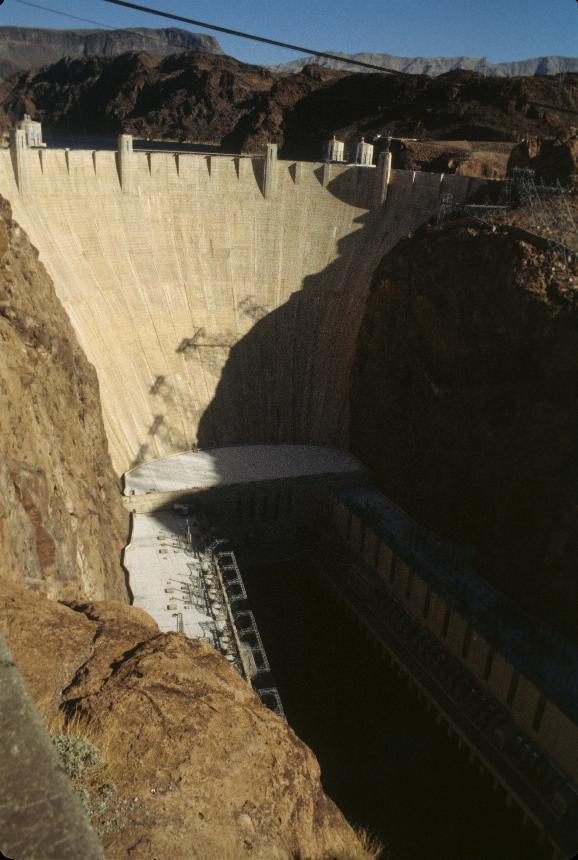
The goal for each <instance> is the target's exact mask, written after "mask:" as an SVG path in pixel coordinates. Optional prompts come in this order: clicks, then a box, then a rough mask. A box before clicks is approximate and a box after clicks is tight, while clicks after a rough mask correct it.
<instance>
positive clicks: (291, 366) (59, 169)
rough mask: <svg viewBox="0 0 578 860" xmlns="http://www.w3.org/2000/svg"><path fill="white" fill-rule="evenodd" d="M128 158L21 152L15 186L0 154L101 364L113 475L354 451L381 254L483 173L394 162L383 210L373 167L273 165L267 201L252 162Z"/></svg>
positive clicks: (14, 194)
mask: <svg viewBox="0 0 578 860" xmlns="http://www.w3.org/2000/svg"><path fill="white" fill-rule="evenodd" d="M130 158H131V165H130V169H129V174H130V176H129V175H128V174H127V181H126V183H125V187H124V188H122V187H121V184H120V180H119V171H118V169H117V163H116V154H115V153H114V152H110V151H102V150H99V151H89V150H74V151H69V152H67V151H64V150H55V149H47V150H32V149H31V150H26V151H23V152H21V153H20V154H19V160H18V164H17V168H18V174H19V177H20V179H19V182H20V185H19V184H18V183H17V181H16V177H15V170H14V163H13V160H12V157H11V153H10V151H9V150H7V149H6V150H0V194H2V195H3V196H4V197H6V198H7V199H8V200H9V201H10V203H11V205H12V207H13V214H14V218H15V220H16V221H17V222H18V223H19V224H20V225H21V226H22V228H23V229H24V230H26V232H27V233H28V235H29V236H30V239H31V241H32V243H33V244H34V245H35V246H36V248H38V251H39V254H40V259H41V261H42V262H43V263H44V265H45V266H46V268H47V270H48V272H49V274H50V275H51V277H52V279H53V281H54V284H55V288H56V292H57V294H58V297H59V298H60V300H61V301H62V303H63V305H64V307H65V309H66V311H67V313H68V314H69V316H70V319H71V322H72V325H73V326H74V329H75V331H76V333H77V336H78V338H79V341H80V343H81V345H82V347H83V348H84V350H85V352H86V355H87V357H88V359H89V360H90V361H91V362H92V363H93V364H94V366H95V368H96V371H97V374H98V378H99V383H100V393H101V400H102V404H103V414H104V421H105V426H106V430H107V435H108V440H109V448H110V452H111V456H112V459H113V463H114V466H115V468H116V470H117V472H118V473H119V474H121V473H123V472H125V471H126V470H127V469H128V468H130V467H131V466H133V465H136V464H138V463H142V462H147V461H149V460H152V459H155V458H158V457H165V456H168V455H170V454H173V453H176V452H178V451H184V450H187V449H190V448H192V447H193V446H194V445H198V446H200V447H202V448H207V447H213V446H215V445H229V444H239V443H255V442H277V443H297V442H299V443H302V442H310V443H312V444H327V445H339V446H342V447H346V446H347V441H348V440H347V435H348V425H349V416H348V406H347V404H348V391H349V379H350V369H351V364H352V360H353V356H354V354H355V345H356V339H357V332H358V328H359V323H360V320H361V316H362V313H363V305H364V298H365V295H366V292H367V290H368V288H369V283H370V280H371V276H372V274H373V271H374V270H375V266H376V264H377V262H378V261H379V260H380V259H381V257H382V256H383V254H384V253H385V251H387V250H388V249H389V248H391V247H392V245H393V244H394V243H395V242H396V241H397V240H398V239H399V238H400V237H401V236H405V235H407V233H408V232H411V231H412V230H415V229H416V228H417V227H418V226H419V225H420V224H421V223H423V221H424V220H426V219H427V218H428V217H430V216H431V215H434V214H436V213H437V211H438V209H439V204H440V200H441V196H442V194H451V195H452V196H453V199H454V200H455V202H459V201H461V200H463V199H464V198H465V197H466V196H467V195H468V194H469V193H470V192H471V191H473V190H474V188H475V186H476V185H479V184H480V183H481V182H482V181H481V180H477V179H469V178H468V177H462V176H446V177H442V176H439V175H434V174H414V173H412V172H411V171H392V172H391V176H390V178H389V186H388V189H387V200H386V202H385V204H384V205H383V206H382V207H379V208H375V192H376V181H377V178H378V176H377V174H378V172H377V171H376V169H375V168H370V167H362V166H356V165H340V164H337V165H325V164H320V163H312V162H299V163H297V164H296V163H294V162H289V161H278V162H277V163H276V165H275V166H274V168H272V169H274V170H275V174H276V175H275V182H274V190H272V191H271V196H270V197H269V198H267V199H266V198H265V197H264V195H263V191H262V172H263V158H262V157H254V158H246V157H233V156H231V157H227V156H215V157H213V156H206V155H200V154H194V153H177V154H175V153H169V152H152V153H146V152H136V151H135V152H134V153H132V155H131V156H130ZM124 167H127V165H126V164H124ZM127 169H128V168H127ZM272 188H273V186H272ZM225 371H226V373H225ZM209 407H211V409H210V410H209ZM208 412H209V414H207V413H208Z"/></svg>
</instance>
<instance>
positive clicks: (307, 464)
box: [124, 445, 364, 496]
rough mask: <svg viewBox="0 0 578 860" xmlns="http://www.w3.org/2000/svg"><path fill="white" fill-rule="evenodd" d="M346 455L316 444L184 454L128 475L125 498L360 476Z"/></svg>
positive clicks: (359, 468) (356, 462)
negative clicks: (318, 478) (286, 481)
mask: <svg viewBox="0 0 578 860" xmlns="http://www.w3.org/2000/svg"><path fill="white" fill-rule="evenodd" d="M363 472H364V467H363V466H362V465H361V463H360V462H359V460H357V459H356V458H355V457H353V456H352V455H351V454H349V453H348V452H347V451H341V450H339V449H337V448H325V447H321V446H316V445H243V446H231V447H230V448H213V449H209V450H207V451H184V452H183V453H180V454H174V455H173V456H172V457H165V458H164V459H162V460H154V461H152V462H150V463H145V464H143V465H142V466H137V467H136V468H134V469H130V470H129V471H128V472H126V474H125V476H124V479H125V489H124V493H125V495H127V496H131V495H142V494H144V493H170V492H177V491H179V490H188V489H208V488H210V487H217V486H230V485H232V484H249V483H254V482H261V481H272V480H284V479H287V478H289V479H291V478H304V477H314V476H319V477H321V476H324V475H358V474H362V473H363Z"/></svg>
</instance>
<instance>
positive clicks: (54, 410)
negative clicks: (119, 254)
mask: <svg viewBox="0 0 578 860" xmlns="http://www.w3.org/2000/svg"><path fill="white" fill-rule="evenodd" d="M0 396H1V408H0V550H1V553H2V564H1V566H0V571H1V572H0V578H1V579H3V580H12V581H19V582H25V583H26V584H27V585H29V586H31V587H35V588H39V589H41V590H42V591H45V592H46V593H48V594H49V595H50V596H53V597H76V598H81V597H85V598H102V597H105V596H106V597H114V598H117V599H119V600H124V599H126V590H125V585H124V577H123V574H122V570H121V566H120V551H121V547H122V546H123V544H124V542H125V540H126V533H127V519H126V515H125V513H124V511H123V508H122V506H121V503H120V498H119V488H118V482H117V480H116V478H115V476H114V473H113V471H112V466H111V462H110V457H109V454H108V447H107V441H106V437H105V434H104V428H103V423H102V417H101V412H100V399H99V390H98V381H97V378H96V373H95V371H94V368H93V367H92V365H90V364H89V363H88V361H87V360H86V358H85V356H84V353H83V352H82V351H81V349H80V347H79V345H78V342H77V340H76V335H75V334H74V332H73V330H72V326H71V325H70V322H69V319H68V317H67V315H66V313H65V312H64V309H63V308H62V306H61V304H60V302H59V301H58V299H57V297H56V294H55V292H54V287H53V285H52V283H51V281H50V279H49V277H48V275H47V273H46V271H45V269H44V267H43V265H42V264H41V263H40V262H39V260H38V253H37V251H36V250H35V248H33V247H32V245H31V244H30V242H29V241H28V239H27V237H26V236H25V235H24V233H23V231H22V230H21V229H20V227H18V226H17V224H15V222H14V221H13V220H12V217H11V210H10V206H9V205H8V203H7V202H6V201H5V200H3V199H1V200H0Z"/></svg>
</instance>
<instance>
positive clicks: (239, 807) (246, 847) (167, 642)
mask: <svg viewBox="0 0 578 860" xmlns="http://www.w3.org/2000/svg"><path fill="white" fill-rule="evenodd" d="M0 631H1V632H2V633H3V634H4V636H5V637H6V640H7V642H8V646H9V647H10V649H11V651H12V654H13V656H14V658H15V660H16V662H17V664H18V666H19V667H20V669H21V671H22V673H23V674H24V677H25V680H26V682H27V684H28V686H29V689H30V691H31V693H32V695H33V697H34V699H35V701H36V703H37V704H38V706H39V708H40V710H41V712H42V713H43V715H44V716H45V719H46V720H47V722H48V724H49V725H50V726H52V730H53V733H54V734H55V735H56V736H57V738H58V741H59V744H60V746H61V748H62V747H63V746H64V748H65V749H68V750H72V751H73V752H74V754H75V756H76V759H75V762H76V763H75V767H74V772H75V773H76V784H77V787H78V788H79V789H80V790H81V793H82V796H83V798H84V802H85V806H86V808H87V809H88V810H89V812H90V814H91V816H92V823H93V826H94V827H95V829H96V830H97V831H98V832H99V834H100V836H101V838H102V840H103V843H104V845H105V850H106V856H107V857H109V858H111V860H121V858H129V857H130V858H142V860H150V858H152V857H158V858H168V857H171V858H175V860H185V858H186V860H242V858H248V860H249V858H253V859H254V860H296V858H302V860H370V854H369V853H366V852H365V851H364V850H363V849H362V848H361V845H360V844H359V842H358V841H357V839H356V837H355V835H354V833H353V831H352V830H351V828H350V827H349V825H348V824H347V823H346V822H345V819H344V818H343V816H342V815H341V813H340V812H339V811H338V810H337V808H336V807H335V805H334V804H333V803H332V802H331V801H330V800H329V799H328V798H327V797H326V796H325V794H324V793H323V790H322V788H321V783H320V774H319V766H318V764H317V762H316V760H315V758H314V756H313V754H312V753H311V752H310V751H309V750H308V749H307V747H306V746H305V745H304V744H303V743H302V742H301V741H300V740H299V739H298V738H297V737H296V736H295V735H294V734H293V732H292V731H291V729H290V728H289V727H288V726H287V724H286V723H285V721H284V720H282V719H281V718H279V717H277V716H276V715H275V714H273V713H272V712H271V711H269V710H267V708H265V707H264V706H263V705H262V704H261V702H260V700H259V698H258V697H257V695H256V694H255V693H254V692H253V691H252V689H251V687H250V686H249V685H248V684H246V683H245V682H244V681H243V680H241V678H240V677H239V676H238V675H237V674H236V672H235V671H234V670H233V669H231V668H230V667H229V665H228V664H227V663H226V661H225V660H223V659H222V658H221V657H220V656H218V655H217V654H216V652H215V651H213V649H211V648H209V647H208V646H206V645H204V644H202V643H201V642H199V641H195V640H190V639H187V638H186V637H185V636H183V635H182V634H177V633H174V634H173V633H171V634H162V633H159V630H158V628H157V626H156V624H155V623H154V622H153V621H152V619H151V618H150V617H149V616H147V615H146V613H144V612H142V611H141V610H139V609H135V608H133V607H128V606H122V605H121V604H119V603H113V602H104V603H97V604H74V605H72V606H70V607H68V606H64V605H62V604H59V603H55V602H52V601H49V600H47V599H46V598H44V597H43V596H40V595H34V594H30V593H29V592H27V591H25V590H24V589H21V588H20V587H18V586H12V587H10V586H8V587H6V586H2V585H1V584H0ZM39 631H40V633H41V635H39ZM66 742H67V743H66ZM83 750H84V751H85V760H84V763H82V761H79V758H80V759H82V751H83ZM82 764H83V767H84V769H83V770H82V769H81V765H82ZM81 770H82V772H81Z"/></svg>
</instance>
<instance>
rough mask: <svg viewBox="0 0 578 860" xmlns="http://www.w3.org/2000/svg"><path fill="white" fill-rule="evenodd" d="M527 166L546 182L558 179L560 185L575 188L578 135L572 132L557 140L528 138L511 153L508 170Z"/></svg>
mask: <svg viewBox="0 0 578 860" xmlns="http://www.w3.org/2000/svg"><path fill="white" fill-rule="evenodd" d="M514 167H529V168H530V169H531V170H534V171H535V173H536V176H537V177H539V178H540V179H543V180H544V181H545V182H555V181H556V180H557V179H559V180H560V182H561V183H562V184H563V185H571V186H575V185H578V136H577V135H576V129H574V133H573V134H570V135H568V136H567V137H564V138H562V139H560V138H558V139H557V138H536V137H533V138H532V137H530V138H527V139H526V140H524V141H522V143H519V144H518V145H517V146H516V147H514V149H513V150H512V152H511V155H510V159H509V161H508V170H512V168H514Z"/></svg>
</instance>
